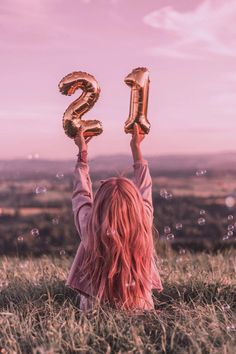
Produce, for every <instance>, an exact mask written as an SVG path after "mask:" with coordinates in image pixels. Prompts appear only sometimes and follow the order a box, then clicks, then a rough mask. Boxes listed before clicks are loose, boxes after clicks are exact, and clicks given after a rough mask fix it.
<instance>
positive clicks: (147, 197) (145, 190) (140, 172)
mask: <svg viewBox="0 0 236 354" xmlns="http://www.w3.org/2000/svg"><path fill="white" fill-rule="evenodd" d="M133 168H134V183H135V185H136V186H137V187H138V189H139V191H140V193H141V195H142V198H143V201H144V205H145V208H146V211H147V214H148V216H149V217H150V219H151V222H152V221H153V217H154V216H153V202H152V178H151V175H150V172H149V166H148V161H147V160H145V159H141V160H137V161H136V162H134V164H133Z"/></svg>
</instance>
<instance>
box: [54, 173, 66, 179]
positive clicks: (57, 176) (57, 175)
mask: <svg viewBox="0 0 236 354" xmlns="http://www.w3.org/2000/svg"><path fill="white" fill-rule="evenodd" d="M56 178H57V179H63V178H64V174H63V173H61V172H57V174H56Z"/></svg>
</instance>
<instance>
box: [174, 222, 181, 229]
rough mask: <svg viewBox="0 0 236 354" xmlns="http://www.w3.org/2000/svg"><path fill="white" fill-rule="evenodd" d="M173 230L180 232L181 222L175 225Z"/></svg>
mask: <svg viewBox="0 0 236 354" xmlns="http://www.w3.org/2000/svg"><path fill="white" fill-rule="evenodd" d="M175 228H176V230H182V228H183V224H181V222H177V224H175Z"/></svg>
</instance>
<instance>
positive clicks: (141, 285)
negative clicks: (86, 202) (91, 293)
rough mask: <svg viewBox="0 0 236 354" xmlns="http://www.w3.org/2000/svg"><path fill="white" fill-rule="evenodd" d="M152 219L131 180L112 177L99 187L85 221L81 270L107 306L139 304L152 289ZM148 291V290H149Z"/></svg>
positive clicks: (133, 305) (133, 307)
mask: <svg viewBox="0 0 236 354" xmlns="http://www.w3.org/2000/svg"><path fill="white" fill-rule="evenodd" d="M152 231H153V224H152V223H150V219H148V217H147V214H146V210H145V206H144V202H143V199H142V196H141V194H140V192H139V190H138V188H137V187H136V186H135V184H134V183H133V181H131V180H130V179H128V178H126V177H111V178H108V179H107V180H105V181H104V182H103V183H102V184H101V185H100V186H99V188H98V190H97V192H96V194H95V197H94V203H93V207H92V210H91V214H90V216H89V220H88V224H87V237H88V241H89V242H88V247H87V252H86V255H85V259H84V262H83V264H82V267H81V268H80V271H81V272H82V273H83V275H84V277H86V279H88V282H89V284H91V285H92V287H93V289H95V293H96V297H97V299H99V301H100V302H101V303H108V304H109V306H112V307H115V308H120V309H125V310H132V309H136V308H140V306H143V305H141V303H143V302H142V300H143V299H144V301H145V299H147V297H148V294H150V293H151V262H152V259H153V255H156V254H155V250H154V244H153V234H152ZM149 297H150V295H149Z"/></svg>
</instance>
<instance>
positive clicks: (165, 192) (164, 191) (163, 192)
mask: <svg viewBox="0 0 236 354" xmlns="http://www.w3.org/2000/svg"><path fill="white" fill-rule="evenodd" d="M166 194H167V190H166V189H164V188H163V189H161V190H160V196H161V197H162V198H165V196H166Z"/></svg>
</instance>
